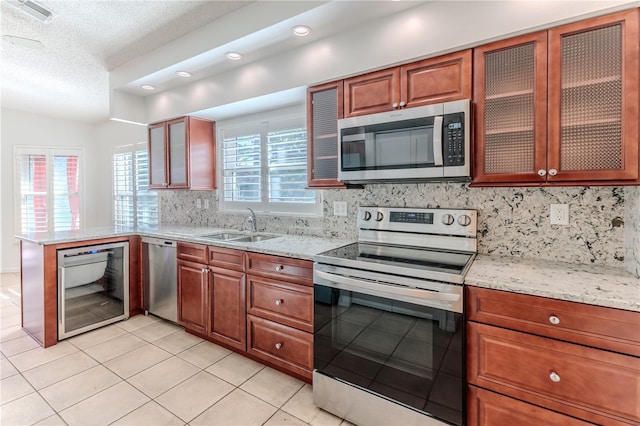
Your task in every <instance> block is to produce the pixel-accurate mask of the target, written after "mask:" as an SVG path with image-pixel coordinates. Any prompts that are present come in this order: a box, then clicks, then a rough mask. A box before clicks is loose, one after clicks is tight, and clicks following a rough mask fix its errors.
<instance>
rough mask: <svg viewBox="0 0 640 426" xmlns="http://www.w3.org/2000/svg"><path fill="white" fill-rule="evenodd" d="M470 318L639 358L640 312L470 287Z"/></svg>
mask: <svg viewBox="0 0 640 426" xmlns="http://www.w3.org/2000/svg"><path fill="white" fill-rule="evenodd" d="M466 300H467V306H466V312H467V319H469V320H471V321H477V322H482V323H485V324H493V325H497V326H500V327H505V328H511V329H514V330H518V331H525V332H529V333H534V334H538V335H541V336H546V337H553V338H555V339H561V340H566V341H569V342H574V343H579V344H583V345H588V346H593V347H598V348H602V349H608V350H611V351H615V352H620V353H625V354H629V355H634V356H640V313H637V312H631V311H625V310H621V309H613V308H604V307H601V306H593V305H585V304H582V303H575V302H567V301H564V300H555V299H549V298H546V297H539V296H529V295H525V294H515V293H510V292H506V291H499V290H491V289H485V288H477V287H467V297H466Z"/></svg>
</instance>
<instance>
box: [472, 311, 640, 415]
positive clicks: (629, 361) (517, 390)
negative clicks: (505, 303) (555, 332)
mask: <svg viewBox="0 0 640 426" xmlns="http://www.w3.org/2000/svg"><path fill="white" fill-rule="evenodd" d="M467 348H468V349H467V356H468V358H467V379H468V381H469V383H471V384H474V385H477V386H481V387H484V388H487V389H491V390H494V391H497V392H500V393H503V394H506V395H509V396H512V397H514V398H518V399H523V400H526V401H529V402H531V403H533V404H536V405H540V406H543V407H546V408H549V409H551V410H555V411H560V412H563V413H566V414H568V415H571V416H575V417H578V418H582V419H585V420H588V421H593V422H596V423H601V422H603V419H606V420H604V422H605V423H609V424H615V423H616V422H625V421H626V422H629V421H632V422H640V404H638V401H640V358H636V357H632V356H628V355H621V354H617V353H613V352H608V351H603V350H599V349H593V348H589V347H585V346H579V345H574V344H571V343H566V342H560V341H557V340H552V339H547V338H544V337H538V336H533V335H530V334H525V333H519V332H516V331H511V330H506V329H503V328H498V327H493V326H490V325H485V324H477V323H473V322H468V323H467Z"/></svg>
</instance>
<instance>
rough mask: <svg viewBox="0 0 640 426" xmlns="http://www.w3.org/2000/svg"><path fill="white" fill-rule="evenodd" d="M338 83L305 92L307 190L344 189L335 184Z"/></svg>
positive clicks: (339, 106)
mask: <svg viewBox="0 0 640 426" xmlns="http://www.w3.org/2000/svg"><path fill="white" fill-rule="evenodd" d="M342 100H343V93H342V80H340V81H336V82H332V83H327V84H323V85H320V86H315V87H309V88H308V89H307V129H308V135H307V141H308V142H307V164H308V167H307V184H308V186H309V188H344V187H345V184H344V183H342V182H340V181H339V180H338V120H339V119H341V118H342V117H343V115H342V111H343V109H342V105H343V103H342Z"/></svg>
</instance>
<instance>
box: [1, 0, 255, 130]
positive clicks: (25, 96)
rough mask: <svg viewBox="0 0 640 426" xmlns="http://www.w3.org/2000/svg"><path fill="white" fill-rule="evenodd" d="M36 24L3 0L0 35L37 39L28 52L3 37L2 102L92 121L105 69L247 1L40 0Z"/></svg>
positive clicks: (101, 106) (101, 110)
mask: <svg viewBox="0 0 640 426" xmlns="http://www.w3.org/2000/svg"><path fill="white" fill-rule="evenodd" d="M39 3H40V4H42V5H43V6H45V7H47V8H48V9H50V10H52V11H53V12H54V17H53V19H52V20H51V21H50V22H48V23H42V22H40V21H38V20H36V19H34V18H32V17H31V16H29V15H27V14H24V13H23V12H21V11H19V10H18V9H16V8H14V7H13V6H11V5H8V4H7V3H5V2H4V1H2V5H1V10H0V13H1V22H0V30H1V33H2V35H3V36H5V35H10V36H17V37H22V38H28V39H34V40H39V41H40V42H42V44H43V46H44V48H43V49H42V50H34V49H29V48H26V47H22V46H18V45H13V44H10V43H7V42H6V41H4V40H3V42H2V49H1V50H0V65H1V66H0V82H1V85H2V106H3V107H6V108H12V109H18V110H26V111H30V112H35V113H40V114H44V115H52V116H58V117H64V118H71V119H78V120H82V121H90V122H96V121H101V120H105V119H107V118H108V110H109V105H108V104H109V74H108V73H109V71H111V70H113V69H114V68H117V67H119V66H120V65H122V64H125V63H127V62H128V61H130V60H131V59H134V58H136V57H138V56H141V55H143V54H145V53H148V52H150V51H152V50H155V49H157V48H159V47H161V46H163V45H164V44H166V43H168V42H170V41H173V40H175V39H177V38H179V37H181V36H183V35H185V34H187V33H189V32H192V31H193V30H195V29H197V28H199V27H201V26H203V25H206V24H209V23H211V22H212V21H215V20H216V19H218V18H220V17H222V16H224V15H226V14H228V13H230V12H233V11H234V10H237V9H239V8H241V7H243V6H245V5H246V4H248V3H251V2H249V1H156V0H153V1H140V0H139V1H124V0H65V1H40V2H39Z"/></svg>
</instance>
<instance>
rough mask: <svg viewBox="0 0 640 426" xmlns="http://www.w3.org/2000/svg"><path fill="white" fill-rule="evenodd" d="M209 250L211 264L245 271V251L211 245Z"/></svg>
mask: <svg viewBox="0 0 640 426" xmlns="http://www.w3.org/2000/svg"><path fill="white" fill-rule="evenodd" d="M208 250H209V251H208V253H209V265H213V266H217V267H219V268H226V269H233V270H234V271H240V272H242V271H244V251H242V250H233V249H228V248H222V247H211V246H209V249H208Z"/></svg>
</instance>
